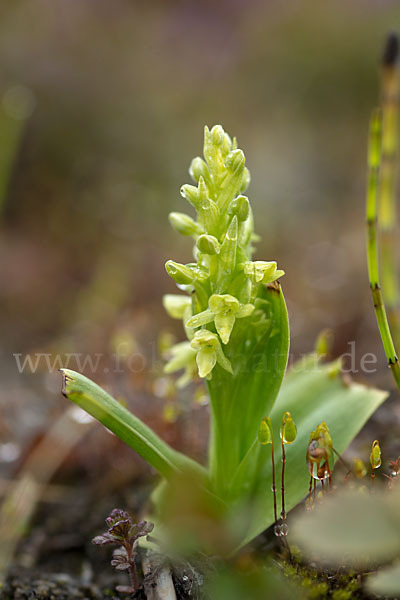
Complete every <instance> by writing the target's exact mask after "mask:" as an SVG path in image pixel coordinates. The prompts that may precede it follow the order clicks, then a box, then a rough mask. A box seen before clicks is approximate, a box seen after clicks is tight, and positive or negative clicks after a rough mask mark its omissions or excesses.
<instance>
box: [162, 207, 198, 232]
mask: <svg viewBox="0 0 400 600" xmlns="http://www.w3.org/2000/svg"><path fill="white" fill-rule="evenodd" d="M168 219H169V222H170V223H171V225H172V227H173V228H174V229H175V231H177V232H178V233H181V234H182V235H196V234H199V233H201V232H202V227H201V225H199V224H198V223H196V221H195V220H194V219H192V217H189V215H185V213H180V212H172V213H169V215H168Z"/></svg>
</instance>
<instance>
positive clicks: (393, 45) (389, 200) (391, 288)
mask: <svg viewBox="0 0 400 600" xmlns="http://www.w3.org/2000/svg"><path fill="white" fill-rule="evenodd" d="M398 52H399V44H398V38H397V36H396V35H394V34H391V35H390V36H389V37H388V39H387V42H386V46H385V51H384V55H383V61H382V63H383V64H382V79H381V106H382V139H381V161H380V173H379V206H378V213H379V227H380V234H381V268H382V288H383V290H384V296H385V303H386V306H387V314H388V321H389V325H390V329H391V331H392V335H393V339H394V342H395V344H396V346H398V345H399V344H400V323H399V316H398V308H399V286H398V279H397V268H396V237H397V236H396V233H397V231H396V183H397V159H398V126H399V93H400V72H399V68H398Z"/></svg>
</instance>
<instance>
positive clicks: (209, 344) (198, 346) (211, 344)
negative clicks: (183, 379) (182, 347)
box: [190, 329, 233, 378]
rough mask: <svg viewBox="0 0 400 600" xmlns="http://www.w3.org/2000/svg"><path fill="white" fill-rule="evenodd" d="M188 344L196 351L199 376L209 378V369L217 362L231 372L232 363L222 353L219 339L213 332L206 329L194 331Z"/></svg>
mask: <svg viewBox="0 0 400 600" xmlns="http://www.w3.org/2000/svg"><path fill="white" fill-rule="evenodd" d="M190 346H191V348H192V349H193V350H195V351H196V352H197V354H196V362H197V366H198V368H199V376H200V377H207V378H210V375H211V371H212V370H213V368H214V367H215V365H216V364H217V363H218V364H219V365H220V366H221V367H222V368H223V369H225V370H226V371H228V372H229V373H233V370H232V365H231V363H230V361H229V360H228V359H227V358H226V356H225V354H224V353H223V350H222V348H221V344H220V341H219V339H218V336H217V335H216V334H215V333H212V332H211V331H208V329H200V330H199V331H196V333H195V334H194V337H193V339H192V341H191V342H190Z"/></svg>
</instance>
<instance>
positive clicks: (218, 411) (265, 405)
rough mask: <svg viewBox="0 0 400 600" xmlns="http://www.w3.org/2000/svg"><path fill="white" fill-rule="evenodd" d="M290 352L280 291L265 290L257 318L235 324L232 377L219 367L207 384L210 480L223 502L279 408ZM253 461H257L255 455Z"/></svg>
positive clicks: (230, 350) (226, 349)
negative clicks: (276, 405)
mask: <svg viewBox="0 0 400 600" xmlns="http://www.w3.org/2000/svg"><path fill="white" fill-rule="evenodd" d="M250 319H254V320H250ZM243 331H245V332H246V333H245V335H244V334H243ZM288 351H289V324H288V317H287V310H286V304H285V300H284V297H283V293H282V290H281V288H280V286H279V284H278V283H274V284H271V285H269V286H262V287H261V288H260V294H259V300H258V306H257V308H256V310H255V311H254V313H253V315H252V316H251V317H249V318H246V319H240V320H237V321H236V323H235V326H234V328H233V331H232V335H231V340H230V343H229V344H228V345H227V346H225V347H224V352H225V354H226V355H227V357H228V358H229V360H230V362H231V364H232V367H233V370H234V374H233V375H230V374H229V373H227V372H224V371H223V370H222V369H221V368H220V367H218V366H217V367H215V369H214V370H213V373H212V379H211V381H209V382H208V388H209V392H210V398H211V408H212V412H213V420H212V427H213V428H212V432H211V442H210V471H211V479H212V483H213V488H214V490H215V491H216V493H218V494H220V495H221V497H223V498H227V497H228V496H229V494H230V488H231V483H232V478H233V476H234V474H235V472H236V469H237V467H238V465H239V464H240V462H241V461H242V460H243V458H244V457H245V456H246V454H247V453H248V451H249V448H250V447H251V445H252V444H253V442H254V439H255V437H256V436H257V432H258V428H259V426H260V421H261V419H262V418H263V417H265V416H268V415H269V413H270V411H271V408H272V406H273V404H274V402H275V399H276V397H277V395H278V392H279V388H280V386H281V383H282V378H283V375H284V372H285V369H286V364H287V357H288ZM251 456H253V457H254V459H256V458H257V455H256V453H251ZM248 467H249V468H251V466H250V465H248Z"/></svg>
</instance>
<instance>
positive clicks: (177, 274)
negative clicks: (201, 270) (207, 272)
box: [165, 260, 196, 285]
mask: <svg viewBox="0 0 400 600" xmlns="http://www.w3.org/2000/svg"><path fill="white" fill-rule="evenodd" d="M165 269H166V271H167V273H168V275H169V276H170V277H172V279H173V280H174V281H176V283H178V284H180V285H189V284H190V283H193V281H194V279H195V278H196V276H195V274H194V273H193V272H192V270H191V269H189V267H187V266H186V265H181V264H180V263H177V262H175V261H173V260H168V261H167V262H166V263H165Z"/></svg>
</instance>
